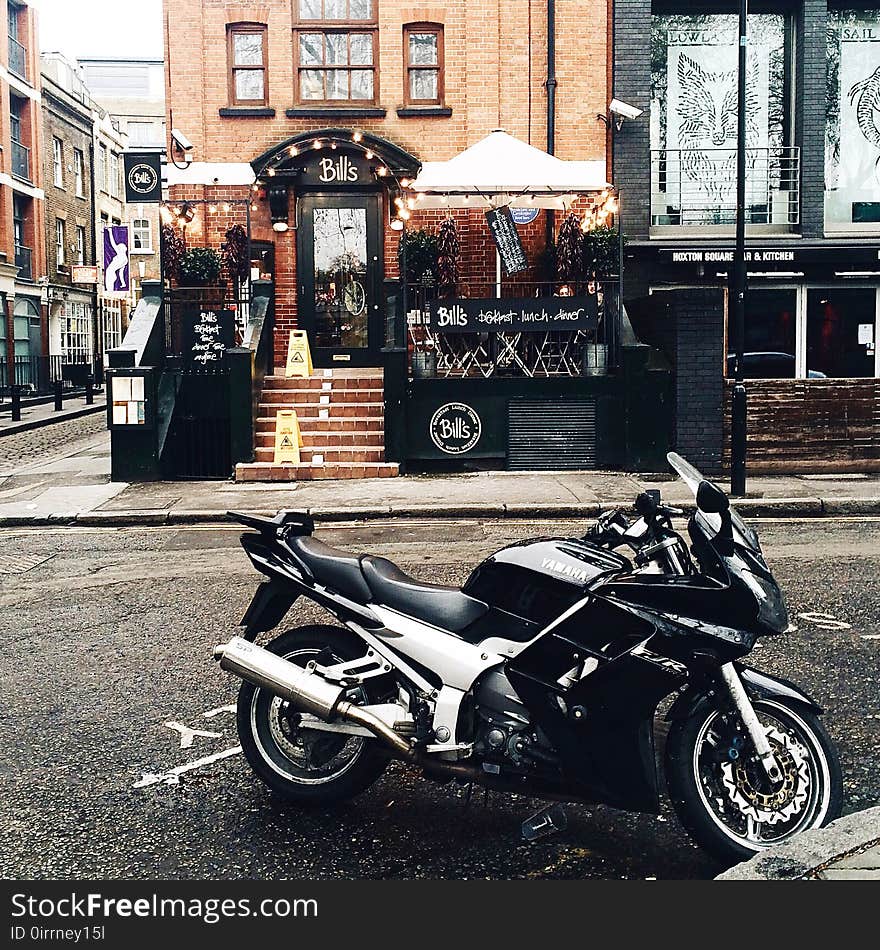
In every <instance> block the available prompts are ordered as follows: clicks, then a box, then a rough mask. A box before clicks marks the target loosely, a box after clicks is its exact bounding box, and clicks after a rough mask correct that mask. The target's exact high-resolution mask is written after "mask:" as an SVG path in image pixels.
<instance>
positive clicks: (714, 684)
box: [214, 453, 842, 863]
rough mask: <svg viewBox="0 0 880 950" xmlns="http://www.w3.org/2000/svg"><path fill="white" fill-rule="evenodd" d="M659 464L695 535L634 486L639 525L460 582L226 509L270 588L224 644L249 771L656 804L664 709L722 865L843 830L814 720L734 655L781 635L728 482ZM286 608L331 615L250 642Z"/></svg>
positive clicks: (604, 519)
mask: <svg viewBox="0 0 880 950" xmlns="http://www.w3.org/2000/svg"><path fill="white" fill-rule="evenodd" d="M668 460H669V463H670V465H671V466H672V468H673V469H674V470H675V471H676V472H677V473H678V475H679V476H680V477H681V478H682V479H683V480H684V481H685V482H686V483H687V485H688V486H689V487H690V489H691V491H692V492H693V494H694V499H695V510H694V512H693V514H692V515H691V517H690V518H689V520H688V523H687V532H688V536H689V539H690V545H688V544H687V543H686V542H685V540H684V538H683V537H682V536H681V535H680V534H679V533H677V532H676V530H675V529H674V528H673V518H678V517H680V516H682V515H683V512H682V511H679V510H677V509H674V508H670V507H667V506H665V505H663V504H662V501H661V499H660V496H659V492H646V493H643V494H641V495H640V496H639V497H638V498H637V499H636V503H635V510H636V514H637V515H638V517H637V518H635V519H634V520H629V519H628V518H627V516H626V514H625V513H624V512H623V511H620V510H617V511H611V512H607V513H605V514H603V515H602V516H601V517H600V518H599V520H598V522H597V523H596V525H595V526H594V527H593V528H592V529H591V530H590V531H589V532H588V534H587V535H586V536H585V537H584V538H540V539H536V540H529V541H521V542H518V543H516V544H512V545H510V546H509V547H506V548H504V549H503V550H500V551H498V552H497V553H495V554H493V555H492V556H491V557H489V558H488V559H487V560H486V561H484V562H483V563H482V564H480V565H479V566H478V567H477V568H476V569H475V570H474V571H473V573H472V574H471V575H470V577H469V578H468V580H467V582H466V583H465V584H464V586H463V587H461V588H454V587H445V586H440V585H436V584H430V583H425V582H423V581H421V580H418V579H416V578H414V577H410V576H408V575H407V574H405V573H404V572H403V571H401V570H400V569H399V568H398V567H397V566H395V565H394V564H393V563H392V562H391V561H389V560H387V559H386V558H383V557H374V556H371V555H356V554H351V553H348V552H345V551H341V550H338V549H335V548H333V547H330V546H329V545H327V544H324V543H323V542H322V541H320V540H318V539H317V538H316V537H314V535H313V532H314V522H313V520H312V519H311V518H310V517H309V516H308V515H306V514H303V513H298V512H291V511H282V512H280V513H279V514H278V515H277V516H276V517H275V518H272V519H269V518H259V517H252V516H249V515H244V514H237V513H234V512H230V516H231V517H233V518H234V519H235V520H237V521H238V522H240V523H242V524H244V525H246V526H247V527H248V528H251V529H254V530H253V531H251V532H248V533H246V534H243V535H242V538H241V543H242V545H243V547H244V549H245V551H246V552H247V555H248V557H249V558H250V560H251V561H252V563H253V565H254V566H255V567H256V569H257V570H258V571H260V572H261V573H262V574H264V575H265V577H266V578H267V580H265V581H264V582H263V583H262V584H261V585H260V587H259V589H258V590H257V593H256V595H255V596H254V598H253V601H252V603H251V605H250V607H249V608H248V610H247V612H246V614H245V616H244V618H243V620H242V626H243V628H244V632H243V636H240V637H233V638H232V639H231V640H230V641H229V643H226V644H222V645H218V646H217V647H216V648H215V650H214V656H215V658H216V659H217V660H219V663H220V667H221V668H222V669H223V670H226V671H228V672H230V673H233V674H235V675H236V676H238V677H240V678H241V679H242V680H244V682H243V684H242V686H241V690H240V693H239V698H238V706H237V723H238V731H239V736H240V741H241V746H242V749H243V751H244V754H245V756H246V757H247V761H248V762H249V764H250V766H251V767H252V769H253V771H254V772H255V773H256V774H257V776H259V778H260V779H262V781H263V782H264V783H265V784H266V785H268V786H269V788H270V789H272V790H274V791H275V792H276V793H278V794H279V795H281V796H283V797H285V798H286V799H288V800H291V801H293V802H297V803H300V804H303V805H305V804H328V803H331V802H336V801H340V800H343V799H348V798H351V797H353V796H355V795H357V794H359V793H360V792H363V791H364V790H365V789H366V788H368V787H369V786H370V785H371V784H372V783H373V782H375V781H376V780H377V779H378V778H379V776H380V775H381V774H382V773H383V771H384V769H385V768H386V766H387V764H388V762H389V760H390V759H391V758H396V759H400V760H402V761H404V762H407V763H410V764H411V765H413V766H416V767H418V768H420V769H422V770H423V771H424V774H425V776H426V777H430V778H434V779H438V780H441V781H449V780H451V779H454V780H458V781H459V782H461V783H476V784H479V785H484V786H488V787H490V788H494V789H499V790H502V791H507V792H514V793H518V794H522V795H530V796H534V797H538V798H545V799H549V800H551V801H554V800H555V801H565V802H601V803H605V804H607V805H611V806H613V807H615V808H620V809H627V810H633V811H640V812H648V813H652V812H653V813H656V812H657V811H658V810H659V806H660V787H659V786H660V783H659V777H658V764H657V761H656V757H655V748H654V734H655V726H656V724H657V720H658V719H659V718H660V716H661V715H664V716H665V719H666V720H667V721H668V723H669V726H668V735H667V738H666V743H665V752H664V757H663V770H664V772H665V779H666V786H667V789H668V793H669V797H670V798H671V801H672V805H673V806H674V809H675V812H676V813H677V815H678V817H679V819H680V821H681V823H682V824H683V825H684V827H685V828H686V829H687V831H688V832H689V833H690V835H691V836H692V837H693V838H694V839H695V840H696V841H697V842H698V843H699V844H700V845H701V846H702V847H704V848H705V849H706V850H707V851H709V852H710V853H712V854H713V855H715V856H716V857H717V858H719V859H720V860H722V861H724V862H727V863H733V862H736V861H741V860H745V859H747V858H749V857H752V856H753V855H754V854H756V853H758V852H759V851H761V850H763V849H766V848H769V847H771V846H773V845H777V844H779V843H781V842H783V841H787V840H789V839H790V838H793V837H794V836H795V835H798V834H800V833H801V832H803V831H806V830H807V829H810V828H817V827H820V826H821V825H824V824H826V823H827V822H829V821H831V820H833V819H834V818H836V817H838V816H839V814H840V810H841V804H842V779H841V772H840V764H839V761H838V757H837V753H836V751H835V748H834V746H833V744H832V741H831V740H830V738H829V736H828V734H827V732H826V731H825V729H824V727H823V725H822V723H821V721H820V719H819V715H820V713H821V712H822V710H821V709H820V708H819V706H818V705H817V704H816V703H815V702H814V701H813V700H812V699H811V698H810V697H809V696H807V695H806V694H805V693H804V692H802V691H801V690H800V689H799V688H798V687H797V686H795V685H794V684H793V683H790V682H787V681H786V680H782V679H777V678H776V677H773V676H769V675H767V674H765V673H761V672H758V671H757V670H754V669H752V668H750V667H748V666H745V665H743V664H742V663H741V660H742V658H743V657H745V656H746V655H747V654H748V653H749V652H750V651H751V650H752V649H753V647H754V646H755V644H756V642H757V640H758V638H759V637H762V636H770V635H775V634H781V633H785V632H786V631H788V630H789V629H790V623H789V617H788V613H787V610H786V607H785V603H784V600H783V597H782V593H781V591H780V589H779V586H778V585H777V583H776V581H775V580H774V578H773V575H772V574H771V572H770V570H769V568H768V566H767V563H766V561H765V559H764V556H763V553H762V550H761V545H760V543H759V541H758V538H757V535H756V534H755V532H754V531H753V530H752V529H750V528H749V527H748V526H747V525H745V524H744V523H743V521H742V520H741V519H740V518H739V516H738V515H737V513H736V512H735V511H734V510H733V508H731V506H730V503H729V500H728V498H727V496H726V495H725V493H724V492H723V491H722V490H721V489H720V488H718V487H717V486H716V485H714V484H713V483H712V482H710V481H708V480H707V479H705V478H703V476H702V475H701V474H700V473H699V472H698V471H697V470H696V469H695V468H694V467H693V466H692V465H690V464H689V463H688V462H686V461H685V460H684V459H683V458H681V457H680V456H678V455H676V454H675V453H670V455H669V456H668ZM623 548H626V549H627V551H628V554H629V556H626V555H624V554H622V553H621V549H623ZM299 597H306V598H308V599H309V600H311V601H313V602H314V603H316V604H319V605H320V606H321V607H323V608H324V609H325V610H326V611H327V612H328V613H329V614H330V615H332V616H333V617H334V618H335V619H336V621H338V623H337V624H336V625H332V626H304V627H299V628H295V629H293V630H289V631H288V632H286V633H283V634H282V635H281V636H278V637H276V638H275V639H274V640H272V642H271V643H269V644H268V646H267V647H266V648H263V647H261V646H258V645H257V644H256V643H255V642H254V641H255V640H256V638H257V637H258V636H259V635H260V634H262V633H264V632H266V631H269V630H271V629H272V628H274V627H276V626H277V625H278V624H279V623H280V622H281V620H282V619H283V618H284V616H285V615H286V614H287V612H288V611H289V610H290V608H291V607H292V605H293V604H294V602H295V601H296V600H297V598H299ZM670 698H671V700H672V701H671V703H670V704H664V700H668V699H670ZM661 704H664V709H665V712H663V713H661V712H659V711H658V707H660V706H661ZM666 706H668V708H666Z"/></svg>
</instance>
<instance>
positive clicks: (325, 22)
mask: <svg viewBox="0 0 880 950" xmlns="http://www.w3.org/2000/svg"><path fill="white" fill-rule="evenodd" d="M325 2H326V0H322V7H321V9H322V11H323V9H324V6H323V3H325ZM291 3H292V5H293V82H294V90H293V91H294V102H295V103H296V104H297V106H299V107H300V108H306V109H308V108H316V109H328V108H329V109H333V108H336V109H339V108H349V109H350V108H355V109H357V108H364V109H368V108H370V107H371V106H376V105H378V103H379V102H380V95H379V77H380V72H379V9H378V7H379V0H371V2H370V16H369V17H368V18H366V19H363V20H354V19H349V18H346V19H342V20H338V19H337V20H330V19H326V18H323V17H322V18H320V19H304V18H302V17H301V16H300V9H299V7H300V0H291ZM347 4H348V6H347V9H348V10H349V12H350V11H351V0H347ZM301 33H320V34H322V35H324V36H326V35H327V34H328V33H335V34H339V33H342V34H346V35H348V36H350V35H351V34H352V33H366V34H369V36H370V37H371V38H372V41H373V61H372V63H371V65H369V66H352V65H351V62H350V61H349V62H346V63H342V64H340V65H338V66H336V65H331V66H328V65H327V64H326V63H325V64H322V65H320V66H317V65H313V66H309V65H306V66H303V65H302V64H301V62H300V42H299V38H300V34H301ZM350 58H351V44H350V41H349V60H350ZM306 69H312V70H316V71H320V72H321V73H323V74H324V95H325V96H326V94H327V73H328V72H330V71H336V70H347V71H348V72H349V73H351V72H352V70H361V71H363V72H366V71H367V70H370V71H371V72H372V74H373V95H372V97H371V98H370V99H352V98H351V83H350V82H349V90H348V92H349V98H347V99H326V98H325V99H306V98H303V96H302V85H301V83H300V73H301V72H302V71H303V70H306Z"/></svg>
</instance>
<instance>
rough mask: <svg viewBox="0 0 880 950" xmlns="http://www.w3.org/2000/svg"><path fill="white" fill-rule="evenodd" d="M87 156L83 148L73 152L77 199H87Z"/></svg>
mask: <svg viewBox="0 0 880 950" xmlns="http://www.w3.org/2000/svg"><path fill="white" fill-rule="evenodd" d="M85 178H86V155H85V152H84V151H83V150H82V149H81V148H75V149H74V150H73V188H74V194H75V196H76V197H77V198H85V196H86V193H85Z"/></svg>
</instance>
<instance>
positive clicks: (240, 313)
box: [163, 283, 251, 372]
mask: <svg viewBox="0 0 880 950" xmlns="http://www.w3.org/2000/svg"><path fill="white" fill-rule="evenodd" d="M163 307H164V324H165V355H166V356H170V357H187V354H186V344H187V339H188V336H189V334H188V331H187V323H190V322H191V321H192V320H194V319H195V318H197V317H198V314H199V313H200V312H206V311H217V310H231V311H232V313H233V323H234V341H233V345H234V346H241V345H242V343H243V342H244V340H245V338H246V335H247V328H248V324H249V323H250V312H251V297H250V288H249V286H248V285H247V284H246V283H245V284H243V285H242V287H241V288H240V289H239V290H238V291H236V290H235V289H233V288H230V287H225V286H219V287H175V288H174V289H173V290H167V291H166V292H165V296H164V299H163ZM185 362H186V360H185ZM207 371H208V372H210V367H208V369H207Z"/></svg>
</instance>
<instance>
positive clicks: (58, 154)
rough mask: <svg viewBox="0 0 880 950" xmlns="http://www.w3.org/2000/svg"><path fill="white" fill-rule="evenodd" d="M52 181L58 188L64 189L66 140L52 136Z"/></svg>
mask: <svg viewBox="0 0 880 950" xmlns="http://www.w3.org/2000/svg"><path fill="white" fill-rule="evenodd" d="M52 181H53V183H54V185H55V187H56V188H63V187H64V140H63V139H60V138H58V136H57V135H53V136H52Z"/></svg>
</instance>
